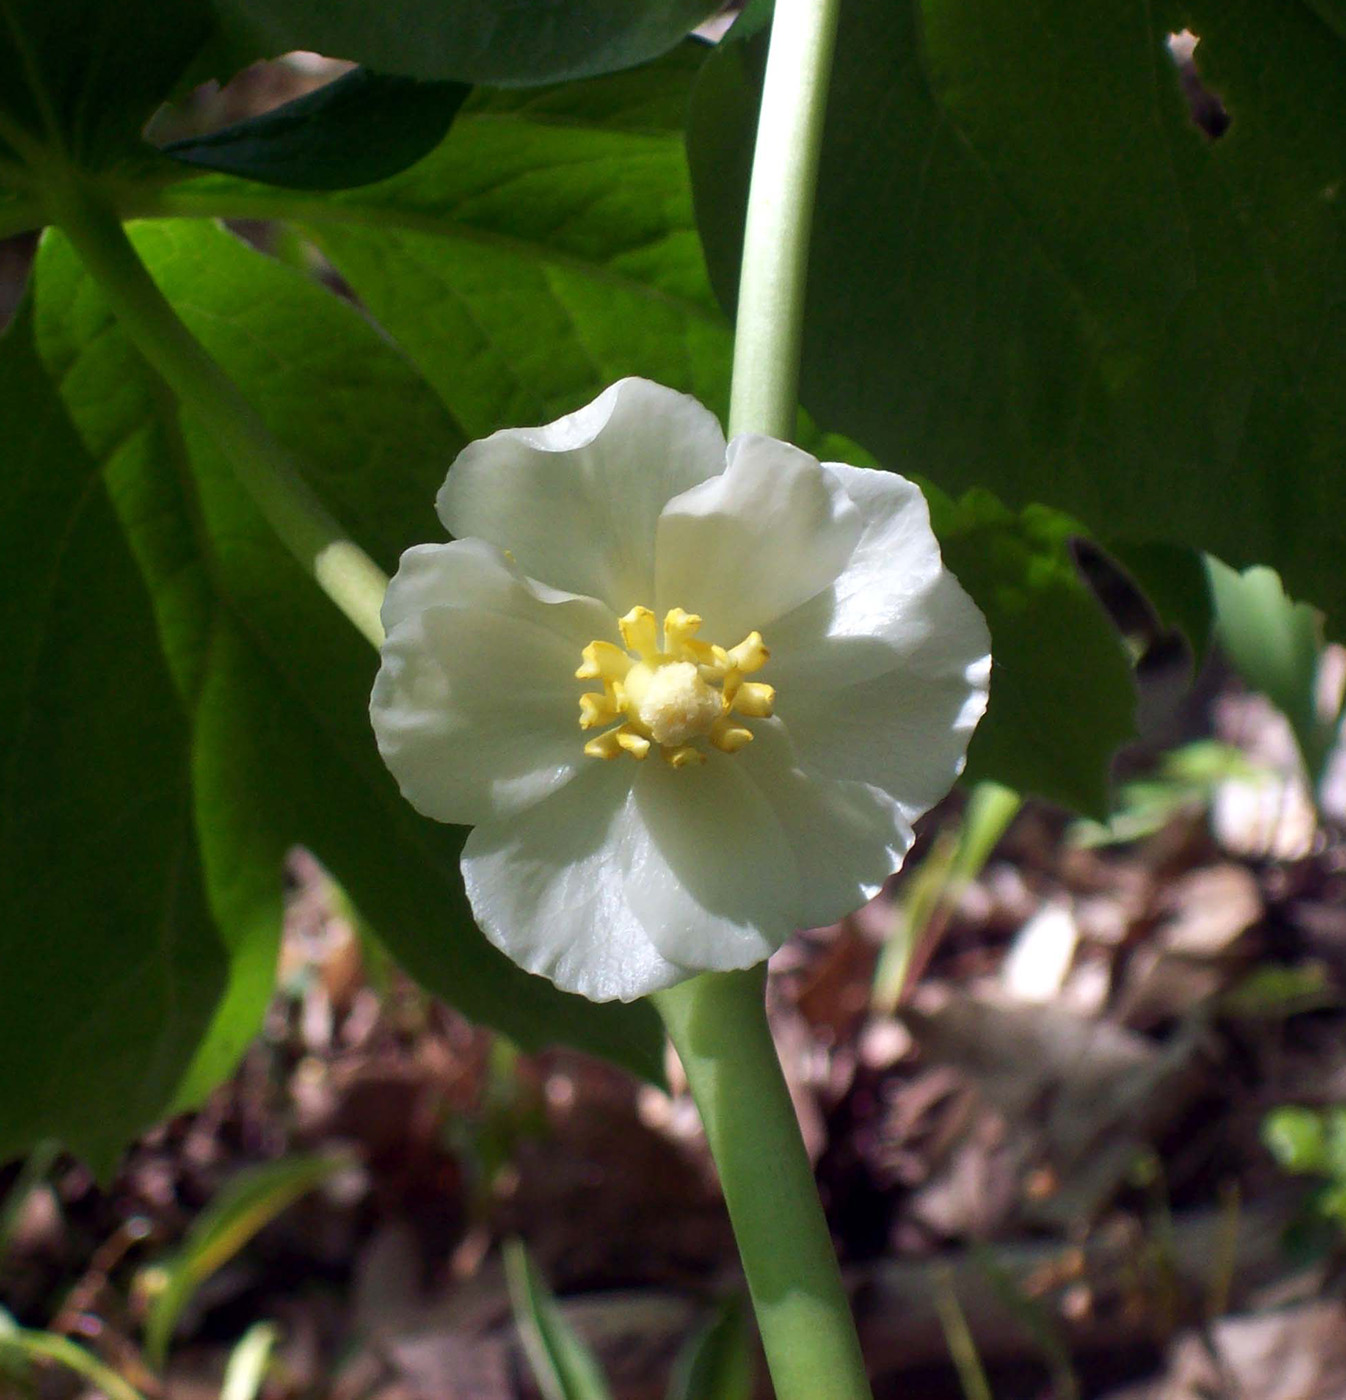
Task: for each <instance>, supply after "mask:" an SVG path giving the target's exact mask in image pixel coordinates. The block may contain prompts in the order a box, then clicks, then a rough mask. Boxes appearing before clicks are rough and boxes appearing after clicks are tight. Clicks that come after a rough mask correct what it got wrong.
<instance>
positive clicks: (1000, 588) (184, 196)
mask: <svg viewBox="0 0 1346 1400" xmlns="http://www.w3.org/2000/svg"><path fill="white" fill-rule="evenodd" d="M702 53H703V51H702V50H701V49H700V48H699V47H697V46H692V45H687V46H685V47H684V48H683V49H682V50H680V51H677V52H675V53H673V54H670V55H668V57H667V58H665V59H663V60H661V61H660V63H659V64H657V65H652V66H650V67H649V68H646V69H643V70H641V71H640V72H638V73H629V74H621V75H617V76H613V77H607V78H601V79H596V80H594V81H591V82H588V83H583V84H570V85H567V86H564V87H559V88H555V89H551V90H546V91H538V92H529V93H495V94H478V95H476V96H474V97H473V99H472V100H471V101H470V102H469V103H468V105H467V106H466V107H465V108H464V110H463V111H462V113H461V114H460V115H459V117H458V119H457V121H456V122H455V123H454V126H453V129H452V131H451V133H450V135H449V137H448V139H447V140H446V141H445V142H444V144H443V145H442V146H441V147H440V148H439V149H438V150H437V151H436V152H435V153H434V154H433V155H431V156H430V157H428V158H427V159H426V160H424V161H422V162H421V163H420V164H419V165H417V166H415V167H413V168H412V169H410V170H407V171H404V172H403V173H402V174H401V175H399V176H397V177H396V178H394V179H392V180H388V181H385V182H383V183H381V184H377V185H371V186H368V187H366V188H364V189H360V190H354V191H349V192H343V193H341V194H338V195H335V196H331V197H327V198H322V199H316V198H314V199H304V200H298V201H297V200H296V199H295V197H294V196H293V195H287V194H285V193H284V192H281V191H267V190H261V189H258V188H257V187H256V186H248V185H244V184H243V183H241V182H237V181H225V180H210V179H207V180H198V181H193V182H191V183H189V184H186V185H183V186H180V187H178V188H177V189H175V190H174V191H173V192H172V193H171V196H170V198H171V201H172V203H173V207H175V208H179V209H182V210H183V211H189V210H191V209H193V208H197V209H201V210H217V211H219V212H224V213H246V214H249V215H252V216H257V215H264V214H266V213H268V212H271V213H274V214H276V215H278V216H279V215H283V214H285V213H287V212H289V213H292V214H295V215H297V216H298V217H301V218H302V219H304V221H305V222H306V223H307V224H308V226H309V228H310V229H311V230H312V232H313V233H314V236H315V237H316V238H317V240H318V242H319V243H320V245H321V246H322V248H323V250H324V251H325V252H326V253H327V255H328V256H329V257H330V258H331V259H332V260H333V262H335V264H336V266H337V267H338V269H339V270H340V271H341V273H342V275H343V276H344V277H345V278H346V280H347V281H348V282H349V283H350V284H351V286H352V287H353V288H354V289H355V291H356V292H357V293H358V294H359V296H360V298H361V299H362V301H363V302H364V303H365V305H366V306H368V307H369V309H370V310H371V311H372V312H373V313H374V315H375V316H376V318H377V319H378V320H379V322H380V324H381V325H382V326H383V327H384V328H385V329H386V330H388V331H389V332H390V333H391V334H392V335H393V336H394V338H395V339H396V340H397V342H398V343H399V344H400V345H401V347H402V348H403V349H404V350H405V351H406V353H407V354H408V356H409V357H410V358H411V359H412V360H413V361H414V363H415V364H416V366H417V368H418V369H419V370H420V371H421V373H422V374H423V375H424V376H425V378H426V379H427V380H428V381H429V382H430V383H431V384H432V385H433V386H434V387H435V388H436V390H437V391H438V393H439V395H440V398H441V399H442V400H443V402H444V403H445V404H446V405H447V406H448V407H449V409H450V411H451V412H452V413H453V415H454V417H455V418H456V419H457V421H458V422H459V423H461V424H462V425H463V427H464V429H465V430H466V431H467V432H468V433H469V434H470V435H472V436H480V435H482V434H485V433H489V432H492V431H494V430H495V429H496V428H499V427H502V426H504V425H507V424H519V423H540V422H546V421H547V420H549V419H551V418H554V417H556V416H557V415H559V414H561V413H564V412H569V411H570V410H572V409H574V408H576V407H577V406H578V405H579V404H581V403H583V402H585V401H586V400H587V399H589V398H592V397H593V396H594V395H596V394H597V393H598V392H599V391H600V390H601V389H602V388H604V387H605V386H606V385H607V384H609V383H611V382H612V381H613V380H615V379H617V378H619V377H620V376H622V375H625V374H643V375H645V376H647V377H648V378H651V379H655V380H658V381H659V382H661V383H664V384H669V385H672V386H673V387H675V388H679V389H683V390H685V391H687V392H689V393H693V394H695V395H696V396H697V397H698V398H700V399H701V400H702V401H703V402H705V403H707V404H709V405H710V406H711V407H712V408H713V409H715V410H716V411H717V412H718V413H720V414H721V415H723V414H724V411H725V410H726V408H727V407H728V396H729V371H730V364H731V360H732V333H731V329H730V326H729V323H728V321H727V320H726V319H725V317H724V315H723V314H722V313H721V312H720V311H719V309H718V308H717V307H716V305H715V300H714V295H713V293H712V291H711V289H710V286H709V283H708V280H707V276H706V270H705V263H704V260H703V257H702V253H701V248H700V244H699V241H698V239H697V235H696V231H695V228H694V225H693V214H692V204H691V195H690V188H689V183H688V176H687V168H686V160H685V155H684V150H683V137H682V122H683V118H684V113H685V108H686V100H687V96H688V92H689V88H690V84H691V81H692V79H693V76H694V74H695V72H696V71H697V68H698V66H699V63H700V60H701V57H702ZM806 445H808V446H811V447H813V448H814V449H815V450H817V451H819V452H822V453H823V454H824V455H826V454H827V453H828V451H829V450H832V451H836V450H840V449H837V448H836V447H835V446H830V445H829V444H828V443H827V442H826V441H825V440H824V439H821V438H818V437H814V438H813V439H811V440H810V441H808V442H807V444H806ZM843 455H849V456H851V457H852V459H853V460H855V458H854V454H852V453H845V452H843ZM983 504H984V508H985V509H986V510H990V509H991V505H990V503H983ZM1037 519H1038V521H1039V524H1040V523H1041V521H1042V520H1044V519H1046V516H1045V515H1043V516H1039V517H1037ZM936 526H937V529H940V530H943V531H944V534H945V542H946V544H947V545H948V547H949V549H950V550H951V551H953V553H951V555H950V558H951V561H953V562H954V563H955V567H958V568H959V572H960V574H964V575H965V578H964V581H965V583H967V585H968V587H969V588H970V590H971V591H972V593H973V595H974V596H975V597H976V598H977V600H978V602H979V603H980V604H981V606H982V608H983V610H984V611H985V612H986V613H987V614H988V616H989V617H991V619H992V621H993V623H995V622H996V621H997V618H998V620H999V625H998V626H997V627H996V628H995V629H994V645H995V649H996V654H997V658H998V662H999V664H998V667H997V672H996V681H995V691H994V694H993V698H992V704H991V710H990V714H989V715H988V717H987V720H986V721H985V723H984V725H983V737H982V738H981V739H980V740H979V741H978V748H977V750H976V751H974V758H975V757H977V756H978V755H980V757H981V761H980V764H979V771H981V772H982V773H983V774H984V775H986V776H994V777H997V778H999V779H1000V780H1001V781H1002V782H1005V783H1007V784H1009V785H1012V786H1014V787H1016V788H1019V789H1022V790H1026V791H1033V792H1036V793H1039V794H1041V795H1044V796H1047V797H1050V798H1052V799H1054V800H1056V801H1059V802H1063V803H1066V804H1068V805H1078V806H1081V807H1083V808H1085V809H1086V810H1089V811H1091V812H1098V811H1099V810H1100V803H1101V802H1102V800H1103V799H1102V794H1103V792H1104V790H1105V784H1106V773H1107V766H1108V760H1109V758H1110V755H1111V752H1112V749H1113V748H1114V747H1115V745H1116V744H1117V743H1118V742H1119V741H1120V740H1121V739H1122V738H1124V737H1125V736H1126V734H1128V733H1129V732H1130V727H1129V715H1130V707H1131V704H1132V699H1133V696H1132V690H1131V684H1130V679H1129V676H1128V675H1127V673H1126V671H1125V668H1124V667H1122V666H1121V665H1120V651H1119V649H1118V646H1117V642H1116V638H1115V636H1114V635H1111V634H1110V629H1109V628H1108V625H1107V623H1106V621H1105V619H1104V618H1103V617H1102V615H1101V613H1100V612H1099V611H1098V608H1097V607H1096V605H1095V604H1094V603H1093V601H1092V600H1091V599H1090V597H1089V596H1088V594H1087V592H1086V590H1085V589H1084V587H1083V585H1082V584H1081V583H1080V582H1079V580H1078V579H1077V578H1076V577H1075V574H1074V571H1073V569H1072V568H1071V566H1070V563H1069V560H1068V558H1066V556H1065V553H1064V543H1063V541H1062V540H1061V539H1059V538H1057V537H1055V536H1050V532H1049V531H1046V530H1045V528H1044V529H1039V530H1038V531H1037V533H1036V534H1034V533H1033V528H1034V527H1032V526H1031V525H1024V524H1023V523H1022V522H1020V523H1011V522H1010V520H1009V517H1005V518H1004V519H997V520H996V521H995V522H992V521H990V520H989V519H980V520H979V521H973V520H971V519H970V518H969V517H967V516H966V515H960V514H958V513H956V512H953V511H952V509H950V511H949V512H947V513H946V514H945V515H944V516H941V515H940V514H939V513H938V512H937V514H936ZM974 527H975V528H974ZM976 531H980V532H981V533H980V534H975V532H976ZM969 532H973V533H974V534H975V537H976V538H978V539H981V538H987V539H990V540H993V541H994V542H995V545H996V547H995V548H994V549H990V550H989V551H988V552H987V553H986V554H985V555H984V556H982V555H977V554H975V552H972V553H968V552H967V550H966V541H967V539H968V537H969ZM1049 536H1050V537H1049ZM964 553H967V558H966V561H965V563H964V564H963V565H962V567H960V561H962V560H963V555H964ZM1007 598H1013V599H1014V600H1015V601H1014V606H1013V608H1007V607H1005V605H1004V604H1005V600H1006V599H1007ZM1067 639H1068V642H1069V644H1070V645H1072V646H1074V645H1076V644H1078V648H1079V650H1078V653H1077V655H1078V656H1079V657H1081V658H1082V657H1089V658H1091V659H1092V660H1096V661H1098V662H1099V664H1100V667H1101V669H1100V670H1099V671H1098V672H1097V674H1090V673H1088V672H1087V670H1086V668H1085V667H1084V665H1083V664H1079V665H1075V666H1071V665H1069V664H1062V663H1061V662H1060V661H1058V660H1056V659H1053V657H1052V656H1051V654H1050V647H1045V648H1044V643H1046V642H1048V641H1051V642H1053V643H1054V642H1056V641H1060V640H1067Z"/></svg>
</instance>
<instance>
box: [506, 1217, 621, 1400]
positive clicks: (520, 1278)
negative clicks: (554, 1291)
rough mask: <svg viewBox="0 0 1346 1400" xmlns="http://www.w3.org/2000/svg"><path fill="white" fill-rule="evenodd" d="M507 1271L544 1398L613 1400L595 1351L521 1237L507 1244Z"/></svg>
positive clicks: (521, 1333)
mask: <svg viewBox="0 0 1346 1400" xmlns="http://www.w3.org/2000/svg"><path fill="white" fill-rule="evenodd" d="M505 1274H506V1277H507V1278H508V1279H509V1296H510V1301H511V1302H512V1303H513V1305H514V1321H515V1325H516V1326H517V1327H518V1329H519V1339H520V1340H521V1341H522V1342H523V1349H524V1353H525V1354H526V1355H527V1357H528V1365H529V1369H530V1370H531V1371H532V1372H533V1379H534V1380H535V1381H537V1384H538V1389H539V1390H541V1392H542V1394H543V1397H544V1400H611V1394H612V1392H611V1391H610V1390H609V1389H608V1387H607V1383H606V1382H605V1381H604V1379H603V1373H602V1371H600V1370H599V1369H598V1362H597V1361H596V1360H595V1359H594V1355H593V1353H592V1352H591V1351H590V1350H589V1348H588V1347H587V1346H585V1344H584V1343H583V1342H582V1341H581V1340H580V1338H579V1336H578V1335H577V1333H576V1332H575V1329H574V1328H573V1327H571V1325H570V1324H569V1323H568V1322H567V1321H566V1320H565V1318H564V1316H563V1315H562V1313H561V1310H560V1308H558V1307H557V1306H556V1299H555V1298H553V1297H552V1295H551V1293H550V1291H549V1290H548V1288H547V1285H546V1283H545V1282H544V1281H543V1279H542V1275H541V1274H540V1273H539V1272H538V1268H537V1265H536V1264H534V1263H533V1261H532V1259H531V1258H530V1257H529V1254H528V1250H527V1249H526V1248H525V1247H524V1245H523V1243H522V1241H520V1240H510V1241H508V1242H507V1243H506V1244H505Z"/></svg>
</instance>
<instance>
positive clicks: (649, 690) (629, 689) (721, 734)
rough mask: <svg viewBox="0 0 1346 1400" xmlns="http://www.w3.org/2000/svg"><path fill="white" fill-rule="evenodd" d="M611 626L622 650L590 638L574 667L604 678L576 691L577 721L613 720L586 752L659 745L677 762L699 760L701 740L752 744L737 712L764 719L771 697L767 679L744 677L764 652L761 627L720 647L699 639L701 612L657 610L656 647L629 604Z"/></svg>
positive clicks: (635, 752)
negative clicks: (660, 617) (660, 614)
mask: <svg viewBox="0 0 1346 1400" xmlns="http://www.w3.org/2000/svg"><path fill="white" fill-rule="evenodd" d="M617 626H618V627H619V628H620V629H621V634H622V641H623V642H624V643H625V644H626V649H625V650H623V649H622V648H621V647H619V646H617V645H615V644H614V643H612V642H601V641H593V642H590V643H589V645H588V646H587V647H585V648H584V651H583V653H582V655H583V658H584V661H583V664H582V665H581V666H580V668H579V670H578V671H576V672H575V676H576V679H578V680H582V681H592V680H598V681H602V682H603V689H602V690H594V691H589V692H588V693H587V694H584V695H581V696H580V728H581V729H599V728H602V726H604V725H608V724H614V721H619V722H618V723H615V725H614V727H613V728H611V729H605V730H604V732H603V733H602V734H599V735H598V736H597V737H596V738H593V739H590V740H589V742H588V743H587V744H585V746H584V752H585V753H586V754H588V755H589V757H590V758H617V757H618V756H619V755H620V754H623V753H629V754H630V755H631V757H632V758H644V757H645V756H646V754H648V753H649V751H650V745H651V744H658V745H659V749H660V752H661V753H662V754H663V756H664V759H665V761H666V762H668V763H671V764H672V765H673V767H674V768H682V767H685V766H686V765H687V764H689V763H704V762H705V761H706V749H705V748H704V747H703V746H702V744H703V741H704V743H708V744H709V745H711V747H712V748H717V749H719V750H720V751H721V752H722V753H737V752H738V750H739V749H741V748H742V747H743V746H744V744H747V743H751V741H752V730H751V729H747V728H745V727H744V725H743V723H742V718H743V717H748V718H758V719H761V718H765V717H766V716H768V715H770V714H771V711H772V707H773V705H774V704H775V700H776V692H775V690H774V689H773V688H772V687H771V686H769V685H761V684H758V683H757V682H756V681H748V680H745V679H744V677H745V676H750V675H752V674H753V672H754V671H760V670H761V669H762V667H763V666H765V665H766V663H767V659H768V657H769V656H770V654H771V653H770V652H768V651H767V649H766V647H765V646H764V645H763V644H762V634H761V633H760V632H749V633H748V635H747V636H746V637H745V638H744V639H743V640H742V641H741V642H740V643H739V644H738V645H737V646H736V647H730V648H728V650H726V649H725V648H724V647H722V646H716V645H714V644H713V643H711V642H703V641H700V640H698V639H697V636H696V634H697V632H698V631H699V630H700V628H701V619H700V618H699V617H697V616H696V614H695V613H688V612H683V610H682V609H681V608H672V609H670V610H669V612H668V613H667V614H666V615H665V617H664V626H663V646H662V648H661V647H660V645H659V641H660V638H659V628H658V625H657V624H656V622H655V618H654V614H653V613H652V612H651V611H650V610H649V608H639V607H637V608H632V609H631V611H630V612H629V613H627V614H626V616H625V617H624V618H622V619H621V620H620V621H619V622H618V624H617Z"/></svg>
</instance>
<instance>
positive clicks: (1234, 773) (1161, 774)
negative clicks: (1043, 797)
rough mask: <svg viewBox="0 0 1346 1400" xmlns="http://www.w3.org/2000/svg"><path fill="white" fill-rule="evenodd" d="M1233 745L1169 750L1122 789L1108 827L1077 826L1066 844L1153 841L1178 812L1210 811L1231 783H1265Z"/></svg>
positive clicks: (1210, 742)
mask: <svg viewBox="0 0 1346 1400" xmlns="http://www.w3.org/2000/svg"><path fill="white" fill-rule="evenodd" d="M1270 776H1271V775H1270V774H1269V773H1268V772H1267V771H1266V770H1264V769H1260V768H1257V767H1254V766H1253V765H1252V764H1250V763H1249V762H1248V760H1247V759H1246V758H1245V757H1244V756H1243V754H1242V753H1241V752H1240V751H1239V750H1238V749H1236V748H1234V747H1233V746H1232V745H1229V744H1222V743H1218V742H1217V741H1216V740H1214V739H1199V740H1197V741H1195V742H1194V743H1191V744H1184V745H1183V746H1182V747H1181V748H1177V749H1173V750H1172V751H1171V752H1169V753H1166V754H1165V755H1164V756H1163V758H1161V759H1160V761H1159V765H1158V768H1157V769H1156V771H1155V772H1154V773H1153V774H1151V775H1150V776H1148V777H1144V778H1136V779H1133V780H1132V781H1131V782H1128V783H1123V784H1122V785H1121V787H1120V788H1118V790H1117V794H1116V798H1115V801H1114V805H1113V811H1112V813H1111V815H1110V816H1109V817H1108V820H1107V821H1106V823H1104V822H1094V821H1078V822H1075V823H1073V824H1072V825H1071V828H1070V831H1069V839H1070V841H1071V843H1072V844H1073V845H1077V846H1112V845H1119V844H1123V843H1125V842H1128V841H1139V840H1141V839H1142V838H1143V837H1146V836H1152V835H1153V834H1154V833H1155V832H1156V831H1159V830H1160V829H1161V828H1162V827H1164V826H1166V825H1167V824H1168V823H1169V822H1170V821H1171V820H1172V819H1173V818H1174V817H1175V816H1177V815H1178V814H1179V813H1181V812H1197V811H1200V810H1201V809H1202V808H1204V807H1208V806H1210V803H1211V801H1212V799H1213V798H1214V796H1215V790H1216V788H1218V787H1219V785H1220V784H1221V783H1223V782H1227V781H1228V780H1229V779H1231V778H1252V779H1258V778H1268V777H1270Z"/></svg>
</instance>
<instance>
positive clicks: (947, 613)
mask: <svg viewBox="0 0 1346 1400" xmlns="http://www.w3.org/2000/svg"><path fill="white" fill-rule="evenodd" d="M919 623H920V625H919V627H915V626H913V629H912V636H911V637H910V638H908V639H906V640H905V644H904V645H903V646H902V647H901V648H900V649H897V648H893V649H892V650H891V655H892V656H893V658H894V664H892V665H891V666H889V667H888V669H886V670H880V671H879V672H878V674H872V675H870V676H869V678H868V679H865V680H856V681H853V682H851V683H849V684H842V685H841V686H839V687H833V686H832V685H831V684H830V681H831V680H832V679H833V677H831V676H829V674H828V667H829V666H832V667H835V671H836V673H837V675H839V676H842V677H849V676H851V675H854V674H856V673H857V671H860V670H862V669H864V668H866V667H868V666H869V665H870V663H871V661H872V660H873V658H872V656H871V655H870V654H869V653H870V648H871V647H872V646H873V644H872V643H869V642H867V641H866V640H865V639H863V638H858V639H853V638H846V637H841V638H833V639H831V640H829V641H828V642H827V643H826V644H825V645H824V646H821V647H819V648H818V649H817V650H816V651H815V652H814V653H813V656H814V664H815V666H817V667H819V669H818V670H817V671H815V672H814V673H813V676H812V678H811V679H810V677H808V676H806V675H805V674H802V673H797V674H794V675H792V676H791V677H790V678H789V679H787V680H782V681H781V682H780V683H779V684H778V686H777V690H776V714H777V715H778V716H779V717H780V719H781V720H783V721H784V723H785V727H786V729H787V730H788V731H789V734H790V738H791V741H792V742H793V743H794V746H795V750H796V752H797V754H798V755H799V761H800V765H801V767H803V768H804V769H805V771H806V772H809V773H822V774H826V775H828V776H830V777H834V778H849V779H852V780H854V781H857V782H864V783H872V784H874V785H875V786H876V787H880V788H882V789H883V790H884V791H885V792H887V793H889V794H890V795H891V796H892V797H893V798H894V799H895V800H896V801H897V803H898V804H899V806H900V807H901V809H902V812H903V814H904V815H905V816H906V818H907V820H908V821H915V820H916V818H917V817H918V816H920V814H921V813H922V812H925V811H928V810H929V809H930V808H931V807H933V806H934V805H935V803H936V802H938V801H939V800H940V798H941V797H943V796H944V795H945V793H947V792H948V790H949V789H950V788H951V787H952V786H953V782H954V779H955V778H957V776H958V774H959V773H961V772H962V771H963V761H964V758H965V756H966V753H967V746H968V743H969V741H970V740H971V738H972V731H973V730H974V729H975V728H976V727H977V721H978V720H980V719H981V717H982V715H983V714H984V713H985V711H986V697H987V687H988V685H989V682H990V671H991V658H990V656H989V655H988V654H987V652H986V646H987V636H986V623H985V621H984V619H983V618H982V615H981V613H980V612H978V610H977V608H976V606H975V605H974V604H973V603H972V601H971V599H969V598H968V596H967V594H966V593H964V592H963V590H962V588H960V587H959V585H958V582H957V580H956V579H954V577H953V575H952V574H945V575H944V576H943V577H942V578H940V579H939V580H938V581H937V582H936V583H935V585H934V586H933V587H932V588H930V589H928V590H927V591H926V592H925V594H923V595H922V598H921V600H920V604H919ZM856 648H858V649H859V651H860V652H861V653H863V662H864V665H863V667H862V666H858V665H856V664H855V663H854V659H853V657H848V656H847V652H848V651H854V649H856ZM782 650H783V648H782ZM777 655H780V652H773V661H774V659H775V657H776V656H777ZM772 680H773V681H775V680H777V677H776V676H774V675H773V676H772Z"/></svg>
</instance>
